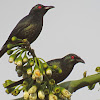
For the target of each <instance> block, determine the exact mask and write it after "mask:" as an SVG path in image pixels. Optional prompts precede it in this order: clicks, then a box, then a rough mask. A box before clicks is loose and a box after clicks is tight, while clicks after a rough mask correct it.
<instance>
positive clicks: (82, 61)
mask: <svg viewBox="0 0 100 100" xmlns="http://www.w3.org/2000/svg"><path fill="white" fill-rule="evenodd" d="M77 62H81V63H84V64H85V61H84V60H83V59H81V58H80V57H79V58H78V59H77Z"/></svg>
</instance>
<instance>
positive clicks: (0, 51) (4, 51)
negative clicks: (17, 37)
mask: <svg viewBox="0 0 100 100" xmlns="http://www.w3.org/2000/svg"><path fill="white" fill-rule="evenodd" d="M7 50H8V49H7V45H4V46H3V47H2V48H1V50H0V58H1V57H2V56H3V55H4V53H6V52H7Z"/></svg>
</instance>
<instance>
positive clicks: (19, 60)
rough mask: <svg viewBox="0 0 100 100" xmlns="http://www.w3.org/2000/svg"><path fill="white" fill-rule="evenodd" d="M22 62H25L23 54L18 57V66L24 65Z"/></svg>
mask: <svg viewBox="0 0 100 100" xmlns="http://www.w3.org/2000/svg"><path fill="white" fill-rule="evenodd" d="M22 64H23V59H22V57H21V56H19V57H18V58H17V66H22Z"/></svg>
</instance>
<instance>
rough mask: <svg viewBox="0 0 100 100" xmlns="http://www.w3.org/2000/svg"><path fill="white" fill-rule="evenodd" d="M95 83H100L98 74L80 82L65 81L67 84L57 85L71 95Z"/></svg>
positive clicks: (99, 74)
mask: <svg viewBox="0 0 100 100" xmlns="http://www.w3.org/2000/svg"><path fill="white" fill-rule="evenodd" d="M97 82H100V73H98V74H94V75H90V76H87V77H85V78H82V79H80V80H73V81H67V82H64V83H61V84H59V85H60V86H61V87H64V88H66V89H67V90H68V91H70V92H71V93H73V92H75V91H76V90H78V89H80V88H82V87H85V86H89V85H92V84H94V83H97Z"/></svg>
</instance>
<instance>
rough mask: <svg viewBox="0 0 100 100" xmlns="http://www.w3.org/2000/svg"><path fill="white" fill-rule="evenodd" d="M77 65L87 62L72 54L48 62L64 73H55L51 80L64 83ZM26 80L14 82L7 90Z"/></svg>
mask: <svg viewBox="0 0 100 100" xmlns="http://www.w3.org/2000/svg"><path fill="white" fill-rule="evenodd" d="M77 63H85V61H84V60H83V59H82V58H80V57H79V56H77V55H76V54H73V53H70V54H68V55H66V56H64V57H63V58H58V59H53V60H50V61H47V64H48V65H49V66H53V65H56V66H58V67H59V68H61V69H62V73H58V72H57V71H53V72H52V75H51V77H50V78H51V79H54V80H55V83H56V84H58V83H60V82H62V81H63V80H64V79H66V78H67V77H68V76H69V74H70V73H71V72H72V70H73V68H74V66H75V65H76V64H77ZM24 80H25V79H21V80H19V81H17V82H14V83H12V84H11V85H8V86H7V87H6V88H10V87H13V86H16V85H19V84H22V83H23V81H24Z"/></svg>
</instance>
